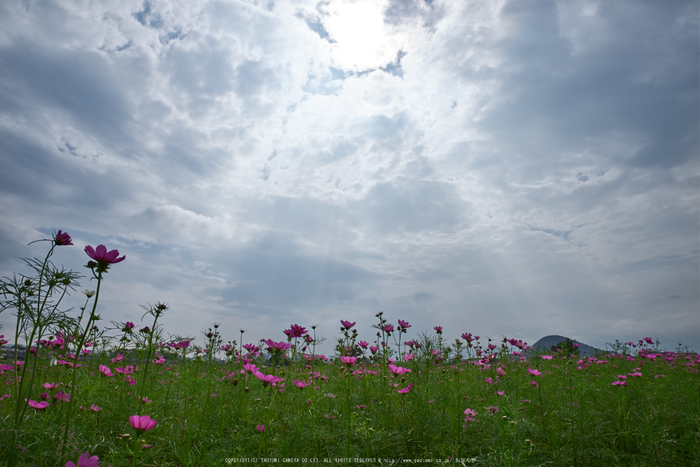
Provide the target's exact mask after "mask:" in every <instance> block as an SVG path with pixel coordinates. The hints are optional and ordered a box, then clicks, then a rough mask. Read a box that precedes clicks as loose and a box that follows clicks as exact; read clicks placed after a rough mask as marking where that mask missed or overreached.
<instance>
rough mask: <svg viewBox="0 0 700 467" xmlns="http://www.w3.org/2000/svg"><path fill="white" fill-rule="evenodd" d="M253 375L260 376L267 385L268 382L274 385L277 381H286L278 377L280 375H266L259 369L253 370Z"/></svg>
mask: <svg viewBox="0 0 700 467" xmlns="http://www.w3.org/2000/svg"><path fill="white" fill-rule="evenodd" d="M253 375H254V376H255V377H256V378H258V379H259V380H260V381H262V383H263V384H264V385H265V386H267V385H268V384H273V385H274V384H275V383H279V382H280V381H284V378H278V377H277V376H275V375H265V374H262V373H261V372H259V371H254V372H253Z"/></svg>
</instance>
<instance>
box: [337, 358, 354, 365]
mask: <svg viewBox="0 0 700 467" xmlns="http://www.w3.org/2000/svg"><path fill="white" fill-rule="evenodd" d="M340 361H341V362H343V363H345V364H346V365H347V366H352V365H354V364H355V362H357V357H340Z"/></svg>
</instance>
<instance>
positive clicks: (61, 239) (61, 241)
mask: <svg viewBox="0 0 700 467" xmlns="http://www.w3.org/2000/svg"><path fill="white" fill-rule="evenodd" d="M53 242H54V244H55V245H72V244H73V239H72V238H70V235H68V234H67V233H66V232H61V231H60V230H59V231H58V233H57V234H56V235H55V236H54V237H53Z"/></svg>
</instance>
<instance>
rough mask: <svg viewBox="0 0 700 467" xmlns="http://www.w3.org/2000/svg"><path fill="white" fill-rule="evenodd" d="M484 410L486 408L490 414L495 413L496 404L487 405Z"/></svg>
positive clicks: (496, 410)
mask: <svg viewBox="0 0 700 467" xmlns="http://www.w3.org/2000/svg"><path fill="white" fill-rule="evenodd" d="M486 410H488V411H489V413H491V414H496V413H498V406H497V405H489V406H488V408H487V409H486Z"/></svg>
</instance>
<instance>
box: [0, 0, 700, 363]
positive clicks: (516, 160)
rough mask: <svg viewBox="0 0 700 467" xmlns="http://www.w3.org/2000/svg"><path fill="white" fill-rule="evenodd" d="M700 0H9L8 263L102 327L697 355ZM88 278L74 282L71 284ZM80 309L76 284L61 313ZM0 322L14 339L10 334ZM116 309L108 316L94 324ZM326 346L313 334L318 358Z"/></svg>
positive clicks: (4, 176)
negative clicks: (153, 323) (41, 259)
mask: <svg viewBox="0 0 700 467" xmlns="http://www.w3.org/2000/svg"><path fill="white" fill-rule="evenodd" d="M698 17H699V12H698V3H697V2H671V3H669V2H654V1H648V2H643V1H638V0H629V1H615V2H604V1H592V0H591V1H588V0H587V1H583V0H581V1H571V0H567V1H560V2H557V1H544V0H543V1H537V2H531V1H522V0H520V1H500V2H499V1H492V0H488V1H486V0H485V1H468V2H452V1H440V0H433V1H427V0H426V1H420V0H391V1H377V0H367V1H360V0H358V1H356V2H352V1H345V0H337V1H336V0H332V1H330V2H320V3H318V2H316V1H305V0H297V1H277V2H273V1H252V0H251V1H219V2H216V1H190V2H174V1H156V0H153V1H151V0H147V1H145V2H142V1H140V0H139V1H119V2H117V1H114V2H109V1H105V2H88V1H73V2H70V1H54V2H36V1H32V0H27V1H24V2H4V3H3V4H2V5H0V163H1V164H2V170H0V193H1V196H2V203H0V216H1V217H2V219H3V222H2V224H1V225H0V272H1V273H2V275H5V276H6V275H9V274H11V273H12V272H14V271H22V270H23V266H22V263H21V261H20V259H19V258H20V257H27V256H41V255H43V254H44V251H42V250H41V249H40V248H39V247H38V246H36V245H32V246H29V247H28V246H27V243H29V242H30V241H32V240H35V239H37V238H46V237H47V236H49V235H50V234H51V232H52V230H58V229H62V230H64V231H67V232H68V233H70V234H71V236H72V237H73V239H74V243H75V245H76V246H75V247H71V248H62V249H61V250H60V251H59V252H57V253H56V255H55V256H54V259H55V261H56V262H61V263H63V264H64V265H66V266H67V267H70V268H73V269H82V268H81V265H83V264H85V263H86V261H87V257H86V256H85V254H84V252H83V251H82V249H83V248H84V246H85V245H86V244H90V245H93V246H96V245H97V244H99V243H104V244H105V245H106V246H107V247H108V248H109V249H114V248H117V249H119V251H120V253H121V254H126V256H127V259H126V261H124V262H123V263H120V264H118V265H115V266H114V267H113V269H112V270H110V272H109V274H108V276H107V281H106V282H105V284H104V288H103V298H102V301H101V306H102V315H103V316H104V317H105V319H106V320H114V321H126V320H130V321H138V320H139V318H140V317H141V314H142V311H143V310H141V309H140V308H139V305H142V304H146V303H147V302H150V303H154V302H156V301H161V302H167V303H169V304H170V305H171V310H170V311H169V312H168V313H167V314H166V315H165V316H164V318H163V324H164V326H165V329H166V331H168V332H171V333H177V334H182V335H193V336H196V337H197V338H198V340H199V341H200V343H201V341H202V335H201V333H200V331H203V330H205V329H207V328H208V327H210V326H211V325H212V324H213V323H214V322H221V323H222V326H221V331H222V332H223V334H224V337H225V338H226V339H237V338H238V336H239V332H238V329H239V328H243V329H246V330H247V332H246V334H245V340H246V342H252V341H257V340H259V339H261V338H273V339H276V340H282V338H283V337H284V335H283V334H282V329H285V328H286V327H289V325H290V324H291V323H299V324H301V325H305V326H307V327H309V326H311V325H314V324H315V325H318V330H319V334H320V335H322V336H325V337H327V338H329V341H333V338H334V337H335V336H336V335H337V332H338V330H339V327H340V324H339V319H349V320H351V321H357V322H358V328H359V331H360V337H361V338H364V339H365V340H370V339H371V338H372V336H373V335H374V332H373V330H372V329H371V327H370V326H371V324H374V323H375V322H376V319H375V318H374V315H375V314H376V313H377V312H378V311H384V314H385V317H387V318H388V319H390V320H391V321H392V322H394V323H395V322H396V320H397V319H404V320H407V321H409V322H410V323H411V324H412V325H413V327H412V328H411V330H412V331H413V330H415V332H414V334H412V335H413V336H415V335H416V333H418V332H421V331H432V327H433V326H436V325H441V326H443V327H444V328H445V336H446V337H447V338H449V339H454V338H457V337H459V335H460V334H461V333H462V332H473V333H475V334H478V335H481V336H483V337H485V336H489V337H491V338H494V339H497V340H498V339H500V338H502V337H503V336H507V337H509V338H516V339H524V340H526V341H529V342H532V343H534V341H536V340H537V339H539V338H540V337H542V336H545V335H547V334H561V335H566V336H569V337H571V338H573V339H576V340H578V341H581V342H585V343H587V344H589V345H592V346H595V347H599V348H603V347H604V346H605V343H606V342H611V341H614V340H615V339H620V340H635V341H636V340H637V339H639V338H641V337H644V336H651V337H654V338H657V337H658V338H660V339H661V340H662V344H664V345H665V346H666V347H668V348H673V347H675V345H676V344H677V343H679V342H681V343H683V344H686V345H689V346H690V347H692V348H694V349H695V350H700V338H699V337H698V336H700V312H699V310H700V160H699V157H700V155H699V154H700V151H699V148H700V142H699V138H698V133H699V130H698V129H699V128H700V116H699V109H700V97H699V89H700V81H699V71H698V70H699V69H700V63H699V59H698V57H699V55H700V50H699V49H700V46H699V44H700V35H699V28H698ZM83 285H84V286H85V287H89V285H90V284H89V283H88V281H87V279H85V280H84V281H83ZM79 301H80V299H79V297H76V304H77V303H78V302H79ZM12 322H13V317H12V316H11V315H10V314H9V313H3V314H1V315H0V323H2V324H3V325H4V329H3V331H4V332H5V334H8V332H9V330H10V328H12V327H13V326H12V325H11V323H12ZM105 324H106V323H105ZM330 348H331V346H327V348H326V351H330Z"/></svg>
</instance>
